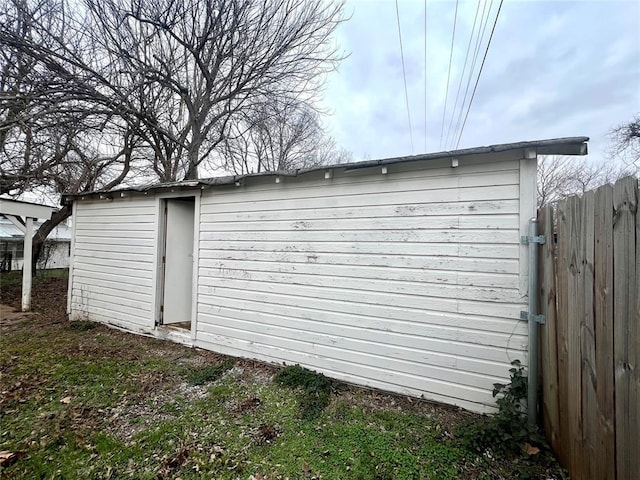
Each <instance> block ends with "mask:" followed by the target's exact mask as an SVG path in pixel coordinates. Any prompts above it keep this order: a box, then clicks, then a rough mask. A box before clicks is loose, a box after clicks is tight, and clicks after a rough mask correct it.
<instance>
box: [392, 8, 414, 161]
mask: <svg viewBox="0 0 640 480" xmlns="http://www.w3.org/2000/svg"><path fill="white" fill-rule="evenodd" d="M396 19H397V20H398V38H399V39H400V58H401V59H402V77H403V78H404V99H405V102H406V104H407V120H408V121H409V139H410V140H411V155H413V152H414V150H413V130H412V128H411V112H410V111H409V91H408V90H407V72H406V70H405V68H404V51H403V49H402V31H401V29H400V9H399V8H398V0H396Z"/></svg>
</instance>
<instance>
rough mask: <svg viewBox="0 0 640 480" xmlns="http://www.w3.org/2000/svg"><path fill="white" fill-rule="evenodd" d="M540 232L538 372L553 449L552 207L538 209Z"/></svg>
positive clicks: (555, 350)
mask: <svg viewBox="0 0 640 480" xmlns="http://www.w3.org/2000/svg"><path fill="white" fill-rule="evenodd" d="M538 219H539V224H540V230H539V231H540V234H541V235H544V236H545V237H546V242H545V243H544V245H543V246H542V251H541V254H540V269H539V278H540V283H541V297H540V299H539V300H540V302H539V303H540V304H539V306H538V311H539V312H540V313H541V314H542V315H544V316H545V318H546V322H545V324H544V325H542V326H541V327H540V358H541V359H544V360H545V361H542V362H540V363H541V365H540V372H541V374H542V382H541V385H542V388H543V392H542V418H543V419H544V429H545V432H547V438H548V439H549V443H550V444H551V446H552V448H553V449H554V450H555V451H558V450H559V449H560V448H562V443H561V442H560V441H559V439H560V431H559V428H560V426H559V422H560V420H559V413H558V346H557V338H556V335H557V330H556V271H555V255H554V252H555V242H554V228H553V225H554V223H553V208H552V207H550V206H547V207H544V208H542V209H541V210H540V214H539V216H538Z"/></svg>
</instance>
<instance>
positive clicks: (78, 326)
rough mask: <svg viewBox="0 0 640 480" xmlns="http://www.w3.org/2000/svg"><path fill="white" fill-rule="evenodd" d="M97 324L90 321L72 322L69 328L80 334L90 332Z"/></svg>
mask: <svg viewBox="0 0 640 480" xmlns="http://www.w3.org/2000/svg"><path fill="white" fill-rule="evenodd" d="M97 326H98V324H97V323H96V322H92V321H91V320H74V321H73V322H70V323H69V328H70V329H71V330H77V331H80V332H84V331H87V330H91V329H93V328H96V327H97Z"/></svg>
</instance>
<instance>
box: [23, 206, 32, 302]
mask: <svg viewBox="0 0 640 480" xmlns="http://www.w3.org/2000/svg"><path fill="white" fill-rule="evenodd" d="M25 220H26V231H25V233H24V249H23V252H24V253H23V256H24V263H23V265H22V311H23V312H28V311H29V310H30V309H31V251H32V250H33V218H31V217H27V218H26V219H25Z"/></svg>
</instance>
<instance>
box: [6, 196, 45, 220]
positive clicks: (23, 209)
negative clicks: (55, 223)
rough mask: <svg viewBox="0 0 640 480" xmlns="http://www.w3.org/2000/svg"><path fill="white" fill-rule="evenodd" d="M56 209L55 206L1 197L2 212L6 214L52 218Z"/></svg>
mask: <svg viewBox="0 0 640 480" xmlns="http://www.w3.org/2000/svg"><path fill="white" fill-rule="evenodd" d="M54 211H55V208H53V207H47V206H46V205H38V204H36V203H28V202H19V201H17V200H8V199H6V198H0V213H2V214H4V215H15V216H17V217H31V218H45V219H47V220H48V219H50V218H51V215H52V214H53V212H54Z"/></svg>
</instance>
